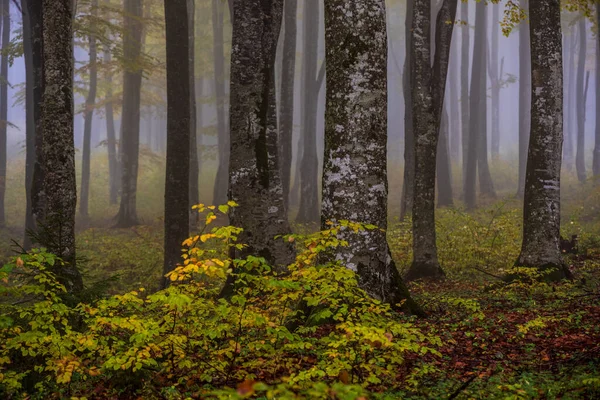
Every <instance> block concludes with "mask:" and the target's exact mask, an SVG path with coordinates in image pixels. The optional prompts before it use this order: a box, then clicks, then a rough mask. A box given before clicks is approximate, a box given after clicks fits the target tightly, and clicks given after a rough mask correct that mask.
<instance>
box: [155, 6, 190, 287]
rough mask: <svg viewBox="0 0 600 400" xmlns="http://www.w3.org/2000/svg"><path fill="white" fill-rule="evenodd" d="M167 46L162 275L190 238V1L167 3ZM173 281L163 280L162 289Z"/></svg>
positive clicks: (174, 264) (172, 267)
mask: <svg viewBox="0 0 600 400" xmlns="http://www.w3.org/2000/svg"><path fill="white" fill-rule="evenodd" d="M164 7H165V28H166V42H167V163H166V180H165V211H164V212H165V213H164V216H165V239H164V240H165V241H164V243H165V247H164V252H165V257H164V265H163V275H165V274H167V273H169V272H170V271H172V270H174V269H175V268H176V267H177V264H178V263H181V243H182V242H183V241H184V240H185V239H186V238H187V237H188V235H189V222H190V220H189V206H190V193H189V191H190V149H189V145H190V135H191V129H190V127H191V124H190V112H191V110H192V108H191V105H190V99H191V97H190V93H191V90H190V82H191V81H192V79H190V75H192V73H191V71H190V66H191V63H190V49H189V39H190V30H189V29H188V24H189V18H188V4H187V0H165V2H164ZM169 282H170V280H169V279H168V278H166V277H164V276H163V280H162V287H163V288H164V287H166V286H167V285H168V283H169Z"/></svg>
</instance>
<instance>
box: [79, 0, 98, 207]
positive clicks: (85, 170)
mask: <svg viewBox="0 0 600 400" xmlns="http://www.w3.org/2000/svg"><path fill="white" fill-rule="evenodd" d="M90 14H91V16H92V24H93V21H94V20H95V19H96V18H97V17H98V0H92V1H91V3H90ZM94 29H95V27H94V26H91V27H90V35H89V36H88V40H89V46H90V61H89V74H90V86H89V89H88V95H87V98H86V99H85V110H84V113H83V118H84V127H83V151H82V157H81V192H80V196H79V214H80V215H81V217H82V218H84V219H86V218H88V217H89V196H90V155H91V151H92V122H93V121H94V109H95V107H96V92H97V90H98V63H97V58H98V51H97V46H96V33H95V32H94Z"/></svg>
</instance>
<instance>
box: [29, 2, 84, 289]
mask: <svg viewBox="0 0 600 400" xmlns="http://www.w3.org/2000/svg"><path fill="white" fill-rule="evenodd" d="M72 7H73V4H72V3H71V0H43V14H42V15H43V23H42V37H43V86H42V90H43V96H42V103H41V120H40V129H41V131H42V143H41V149H40V150H41V154H42V155H43V156H42V157H41V164H42V169H43V171H44V174H43V186H42V191H43V193H44V202H43V206H44V207H43V209H42V212H41V213H40V214H38V215H37V218H38V226H39V227H40V231H39V232H38V237H39V239H40V241H41V244H42V245H44V246H45V247H46V248H47V249H48V251H50V252H52V253H54V254H56V255H58V256H59V257H61V258H62V259H63V261H64V262H65V265H64V267H63V268H61V269H60V270H59V271H57V272H58V276H59V277H60V279H61V281H62V283H63V284H64V285H65V287H66V288H67V290H69V291H73V292H77V291H80V290H81V289H83V280H82V278H81V274H80V273H79V271H78V270H77V266H76V262H75V260H76V258H75V211H76V206H77V188H76V182H75V144H74V142H73V40H72V38H73V26H72V25H73V13H72Z"/></svg>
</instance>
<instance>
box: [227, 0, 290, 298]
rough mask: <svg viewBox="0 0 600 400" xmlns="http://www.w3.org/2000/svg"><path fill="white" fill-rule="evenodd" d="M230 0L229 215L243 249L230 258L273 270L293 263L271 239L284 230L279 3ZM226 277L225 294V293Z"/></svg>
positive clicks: (285, 248)
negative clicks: (261, 262) (259, 261)
mask: <svg viewBox="0 0 600 400" xmlns="http://www.w3.org/2000/svg"><path fill="white" fill-rule="evenodd" d="M263 4H264V2H263V1H261V0H235V1H234V3H233V10H234V11H233V12H234V18H233V39H232V45H233V47H232V48H233V52H232V55H231V57H232V61H231V108H230V118H231V119H230V120H231V161H230V172H229V187H230V192H229V193H230V200H233V201H235V202H237V203H238V204H240V207H237V208H235V209H233V211H232V212H231V213H230V222H231V225H233V226H239V227H242V228H244V231H243V233H242V234H241V235H240V236H239V241H240V242H241V243H245V244H247V245H248V247H247V248H245V249H243V250H236V251H235V253H236V254H235V257H236V258H239V257H245V256H247V255H254V256H258V257H264V258H265V259H266V260H267V262H269V263H270V264H271V265H272V266H273V267H274V268H275V270H277V271H284V270H285V269H286V267H287V265H289V263H290V262H291V261H292V259H293V252H292V247H291V245H290V244H289V243H287V242H284V241H283V240H281V239H275V236H277V235H282V234H286V233H289V232H290V226H289V223H288V219H287V214H286V212H285V207H284V202H283V190H282V184H281V175H280V164H279V148H280V147H279V138H278V132H277V114H276V104H275V54H276V49H277V40H278V38H279V33H280V28H281V19H282V12H283V0H273V1H270V2H268V6H266V5H263ZM231 283H232V281H231V278H230V279H229V281H228V285H226V287H225V289H224V290H225V291H227V290H228V289H230V284H231Z"/></svg>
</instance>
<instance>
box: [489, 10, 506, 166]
mask: <svg viewBox="0 0 600 400" xmlns="http://www.w3.org/2000/svg"><path fill="white" fill-rule="evenodd" d="M489 7H491V8H492V45H491V48H489V49H488V51H489V52H490V67H489V74H490V81H491V82H492V147H491V149H492V160H493V161H498V160H499V159H500V84H501V81H502V74H503V72H504V71H503V68H502V67H501V66H500V65H499V60H498V53H499V51H500V48H499V46H498V39H499V37H498V36H499V34H500V25H499V22H500V7H501V5H500V4H489ZM502 63H504V59H503V60H502Z"/></svg>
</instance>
